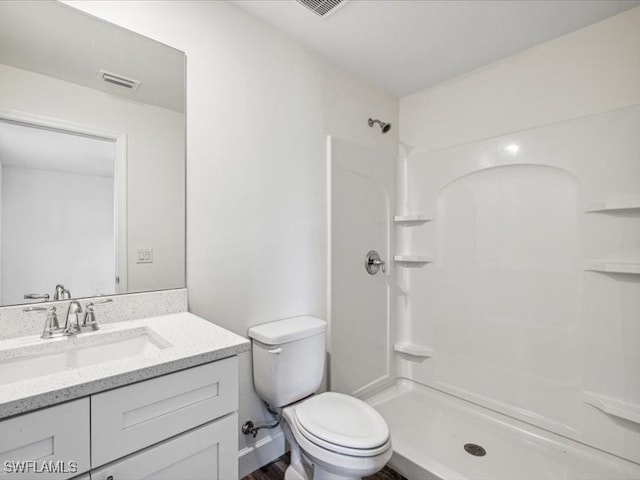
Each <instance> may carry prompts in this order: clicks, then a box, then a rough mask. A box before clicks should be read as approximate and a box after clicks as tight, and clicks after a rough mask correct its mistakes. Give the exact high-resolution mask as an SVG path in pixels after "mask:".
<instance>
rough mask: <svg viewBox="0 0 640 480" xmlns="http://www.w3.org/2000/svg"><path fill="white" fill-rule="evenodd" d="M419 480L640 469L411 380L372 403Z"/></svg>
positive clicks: (595, 478)
mask: <svg viewBox="0 0 640 480" xmlns="http://www.w3.org/2000/svg"><path fill="white" fill-rule="evenodd" d="M367 402H368V403H370V404H371V405H373V406H374V407H375V408H376V409H377V410H378V411H379V412H380V413H381V414H382V416H383V417H384V418H385V420H386V421H387V423H388V425H389V428H390V430H391V440H392V443H393V450H394V454H393V457H392V458H391V462H390V465H391V467H392V468H393V469H394V470H397V471H398V472H400V473H402V474H403V475H405V476H406V477H407V478H409V479H414V480H436V479H437V480H440V479H442V480H453V479H468V480H476V479H487V480H489V479H491V480H531V479H539V480H543V479H544V480H547V479H548V480H551V479H553V480H557V479H572V480H574V479H575V480H578V479H579V480H601V479H603V478H606V479H638V478H640V465H638V464H636V463H633V462H629V461H627V460H624V459H621V458H619V457H615V456H613V455H609V454H607V453H604V452H602V451H600V450H596V449H593V448H590V447H587V446H586V445H582V444H580V443H577V442H574V441H572V440H568V439H566V438H564V437H561V436H559V435H555V434H552V433H549V432H547V431H545V430H542V429H539V428H536V427H533V426H530V425H528V424H525V423H523V422H520V421H518V420H514V419H512V418H511V417H508V416H506V415H502V414H499V413H496V412H493V411H491V410H488V409H486V408H484V407H480V406H477V405H475V404H473V403H470V402H467V401H465V400H461V399H459V398H457V397H454V396H452V395H449V394H447V393H443V392H440V391H439V390H435V389H433V388H429V387H426V386H423V385H420V384H417V383H415V382H412V381H410V380H406V379H401V380H399V381H398V383H396V385H394V386H392V387H390V388H388V389H386V390H384V391H382V392H380V393H378V394H376V395H374V396H372V397H370V398H369V399H367Z"/></svg>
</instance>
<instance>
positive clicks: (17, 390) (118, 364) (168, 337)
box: [0, 312, 250, 418]
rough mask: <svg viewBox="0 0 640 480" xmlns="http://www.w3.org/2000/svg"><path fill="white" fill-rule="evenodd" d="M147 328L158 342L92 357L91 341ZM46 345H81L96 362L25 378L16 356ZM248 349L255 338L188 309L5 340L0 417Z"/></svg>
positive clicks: (0, 346)
mask: <svg viewBox="0 0 640 480" xmlns="http://www.w3.org/2000/svg"><path fill="white" fill-rule="evenodd" d="M144 334H146V335H147V336H148V338H149V339H151V341H152V342H153V343H154V344H156V345H157V347H156V348H149V349H147V350H150V351H145V352H143V353H139V354H136V355H132V356H129V357H124V358H120V359H117V360H109V361H101V359H100V358H93V359H92V358H91V351H90V350H89V348H90V346H91V345H92V344H96V343H100V342H107V343H113V342H117V341H118V340H120V339H131V338H136V337H140V336H142V335H144ZM99 337H101V339H100V338H99ZM43 346H44V348H46V349H47V351H48V353H51V352H52V351H55V352H56V353H58V352H66V351H68V350H69V348H73V347H74V346H77V347H82V349H83V351H84V352H87V353H88V355H87V358H89V359H90V360H89V362H91V361H93V362H97V363H93V364H91V365H87V366H80V367H77V368H69V369H67V370H61V371H56V372H55V373H51V374H48V375H43V376H38V377H33V378H25V379H24V380H21V379H20V378H21V377H20V375H19V367H18V366H17V365H16V361H19V360H21V359H25V358H37V356H39V354H41V350H42V349H43ZM85 347H86V348H85ZM249 349H250V343H249V341H248V340H246V339H245V338H243V337H240V336H239V335H236V334H235V333H232V332H230V331H228V330H225V329H224V328H221V327H218V326H217V325H214V324H212V323H210V322H208V321H206V320H204V319H202V318H200V317H197V316H195V315H193V314H191V313H187V312H183V313H174V314H171V315H163V316H159V317H152V318H145V319H141V320H131V321H124V322H118V323H111V324H107V325H102V326H101V328H100V330H99V331H97V332H91V333H81V334H78V335H75V336H71V337H62V338H56V339H52V340H42V339H40V337H39V336H38V335H31V336H28V337H20V338H14V339H8V340H2V341H0V418H6V417H10V416H13V415H17V414H20V413H25V412H29V411H31V410H35V409H38V408H42V407H47V406H50V405H55V404H57V403H61V402H65V401H67V400H72V399H74V398H79V397H84V396H86V395H91V394H93V393H97V392H102V391H105V390H110V389H112V388H116V387H121V386H123V385H127V384H130V383H134V382H139V381H141V380H147V379H149V378H153V377H156V376H159V375H164V374H166V373H171V372H176V371H178V370H183V369H185V368H189V367H194V366H196V365H201V364H204V363H207V362H212V361H215V360H220V359H222V358H226V357H230V356H233V355H237V354H239V353H242V352H246V351H248V350H249ZM16 372H18V374H16Z"/></svg>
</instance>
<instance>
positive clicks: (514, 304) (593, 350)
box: [400, 8, 640, 462]
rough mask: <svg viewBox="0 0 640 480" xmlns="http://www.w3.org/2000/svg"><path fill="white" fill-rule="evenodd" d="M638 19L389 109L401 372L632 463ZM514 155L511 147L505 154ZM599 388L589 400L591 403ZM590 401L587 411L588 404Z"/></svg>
mask: <svg viewBox="0 0 640 480" xmlns="http://www.w3.org/2000/svg"><path fill="white" fill-rule="evenodd" d="M639 45H640V9H638V8H637V9H634V10H630V11H628V12H626V13H623V14H621V15H618V16H616V17H612V18H610V19H607V20H605V21H603V22H600V23H598V24H595V25H592V26H589V27H587V28H584V29H582V30H579V31H576V32H574V33H571V34H569V35H566V36H564V37H561V38H558V39H556V40H552V41H550V42H547V43H544V44H542V45H539V46H537V47H535V48H533V49H531V50H528V51H526V52H523V53H521V54H519V55H516V56H514V57H511V58H509V59H506V60H504V61H501V62H498V63H496V64H493V65H489V66H487V67H485V68H483V69H480V70H478V71H475V72H472V73H469V74H467V75H464V76H461V77H458V78H456V79H453V80H451V81H449V82H446V83H444V84H442V85H439V86H436V87H433V88H430V89H427V90H424V91H422V92H418V93H416V94H413V95H410V96H407V97H404V98H402V99H401V100H400V117H401V132H400V137H401V140H402V141H403V142H405V143H408V144H410V145H411V146H412V147H414V150H413V151H412V152H411V154H410V155H409V157H408V161H407V170H406V172H405V174H406V177H407V182H406V183H407V185H408V187H407V190H408V191H407V192H406V195H407V199H406V203H407V205H409V207H410V209H412V210H418V211H423V212H425V213H426V214H427V215H429V216H431V218H432V219H433V222H429V223H427V224H425V225H424V226H421V227H415V228H412V229H407V230H406V231H404V234H403V238H402V243H403V245H404V246H405V247H408V248H411V249H413V250H414V251H415V252H416V253H427V254H431V255H433V256H434V264H432V265H427V266H425V267H424V268H422V269H415V270H414V271H412V272H411V273H410V274H409V275H410V279H409V295H408V298H409V304H410V307H409V310H408V311H409V320H410V321H409V324H410V328H409V329H408V331H409V332H410V334H409V335H408V337H409V338H404V339H403V340H410V341H412V342H414V343H416V344H418V345H424V346H426V347H430V348H433V349H434V352H435V353H434V357H433V358H429V359H426V360H425V361H424V362H422V363H409V362H404V365H403V366H402V368H403V370H402V371H403V373H405V374H408V375H409V376H410V377H411V378H413V379H415V380H417V381H419V382H421V383H425V384H428V385H431V386H435V387H436V388H440V389H442V390H445V391H448V392H450V393H453V394H455V395H459V396H462V397H464V398H467V399H470V400H472V401H474V402H476V403H478V404H484V405H486V406H489V407H490V408H493V409H495V410H498V411H502V412H504V413H507V414H510V415H512V416H514V417H516V418H519V419H521V420H524V421H527V422H530V423H533V424H535V425H539V426H542V427H543V428H547V429H549V430H551V431H555V432H556V433H559V434H561V435H565V436H567V437H570V438H574V439H577V440H579V441H581V442H584V443H587V444H589V445H592V446H596V447H597V448H600V449H603V450H605V451H609V452H612V453H614V454H615V455H619V456H622V457H624V458H627V459H631V460H633V461H636V462H638V461H640V456H639V452H640V449H639V446H640V433H639V432H638V429H637V425H634V424H632V423H631V422H629V421H627V420H621V419H620V418H617V417H615V416H614V415H610V414H605V413H603V412H602V411H601V408H602V405H601V408H597V407H594V403H596V404H597V403H598V402H599V401H601V400H602V399H603V398H604V399H605V405H607V404H606V402H609V404H608V406H607V407H605V408H609V410H612V408H611V407H612V405H616V406H617V407H620V410H622V411H625V409H626V412H627V413H626V415H627V416H628V417H629V418H632V417H633V415H634V413H633V412H634V411H635V412H637V409H638V408H640V407H639V406H640V386H639V385H638V382H637V378H638V375H639V370H638V366H639V365H640V349H639V343H638V338H640V336H639V333H640V330H639V327H638V322H637V319H638V318H639V316H640V303H638V298H640V290H639V289H638V287H639V286H640V284H639V283H638V279H637V278H636V277H637V276H635V275H619V274H615V273H614V274H603V273H597V272H592V271H589V270H588V269H585V264H586V262H589V261H592V260H603V259H607V260H608V261H612V262H613V261H620V262H629V263H632V264H636V265H637V264H639V263H640V248H639V246H640V235H639V232H640V217H639V216H638V214H637V209H636V210H634V211H626V212H608V213H588V214H585V211H586V210H588V208H589V204H590V203H592V202H597V201H600V200H609V199H614V200H615V199H618V200H623V199H626V200H629V199H636V200H635V202H636V205H637V204H638V203H637V202H638V199H640V182H639V181H638V179H639V178H640V165H639V164H638V158H639V154H640V143H639V141H638V139H639V137H638V132H639V131H640V123H639V122H640V110H639V109H638V107H637V106H638V105H639V104H640V55H639V54H638V46H639ZM512 146H517V147H518V148H517V149H513V148H511V147H512ZM594 394H595V397H594ZM594 398H596V400H595V401H594Z"/></svg>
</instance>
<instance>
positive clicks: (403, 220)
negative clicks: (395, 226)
mask: <svg viewBox="0 0 640 480" xmlns="http://www.w3.org/2000/svg"><path fill="white" fill-rule="evenodd" d="M393 221H394V222H395V223H399V224H404V225H420V224H423V223H427V222H431V221H432V220H431V219H430V218H429V217H428V216H427V215H425V214H424V213H406V214H404V215H394V217H393Z"/></svg>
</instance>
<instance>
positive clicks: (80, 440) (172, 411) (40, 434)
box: [0, 356, 238, 480]
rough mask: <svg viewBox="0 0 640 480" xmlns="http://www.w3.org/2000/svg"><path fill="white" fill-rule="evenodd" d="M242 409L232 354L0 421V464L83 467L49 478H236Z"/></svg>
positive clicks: (210, 479) (55, 479)
mask: <svg viewBox="0 0 640 480" xmlns="http://www.w3.org/2000/svg"><path fill="white" fill-rule="evenodd" d="M237 409H238V360H237V357H235V356H233V357H228V358H225V359H223V360H218V361H215V362H212V363H207V364H204V365H200V366H197V367H192V368H189V369H186V370H182V371H178V372H175V373H171V374H168V375H164V376H160V377H156V378H152V379H149V380H144V381H141V382H138V383H134V384H131V385H127V386H124V387H120V388H116V389H113V390H109V391H106V392H102V393H97V394H94V395H91V396H90V397H85V398H81V399H78V400H74V401H71V402H68V403H64V404H62V405H57V406H54V407H49V408H45V409H42V410H38V411H36V412H33V413H27V414H24V415H21V416H18V417H13V418H10V419H8V420H4V421H0V434H1V435H0V459H1V460H2V461H3V462H4V461H5V459H6V460H22V461H24V460H35V459H38V461H39V462H41V461H42V460H43V459H49V458H51V459H52V460H64V461H74V462H76V463H77V465H78V468H77V469H76V470H75V471H73V472H70V473H66V474H63V473H61V474H35V475H32V477H35V478H41V479H43V480H45V479H47V480H49V479H54V480H65V479H70V478H72V477H76V476H78V474H83V473H86V472H89V471H90V478H91V479H92V480H125V479H128V480H135V479H143V478H152V479H154V480H162V479H167V480H169V479H171V480H174V479H189V480H199V479H202V480H205V479H206V480H218V479H220V480H229V479H237V478H238V452H237V446H238V432H237V430H238V421H237V414H236V411H237ZM3 468H4V465H0V478H2V479H4V478H23V479H24V478H31V477H30V476H29V475H24V474H20V473H16V474H9V475H6V476H3ZM12 475H14V476H12ZM79 478H81V479H85V478H89V477H84V476H80V477H79ZM74 480H76V479H74Z"/></svg>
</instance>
